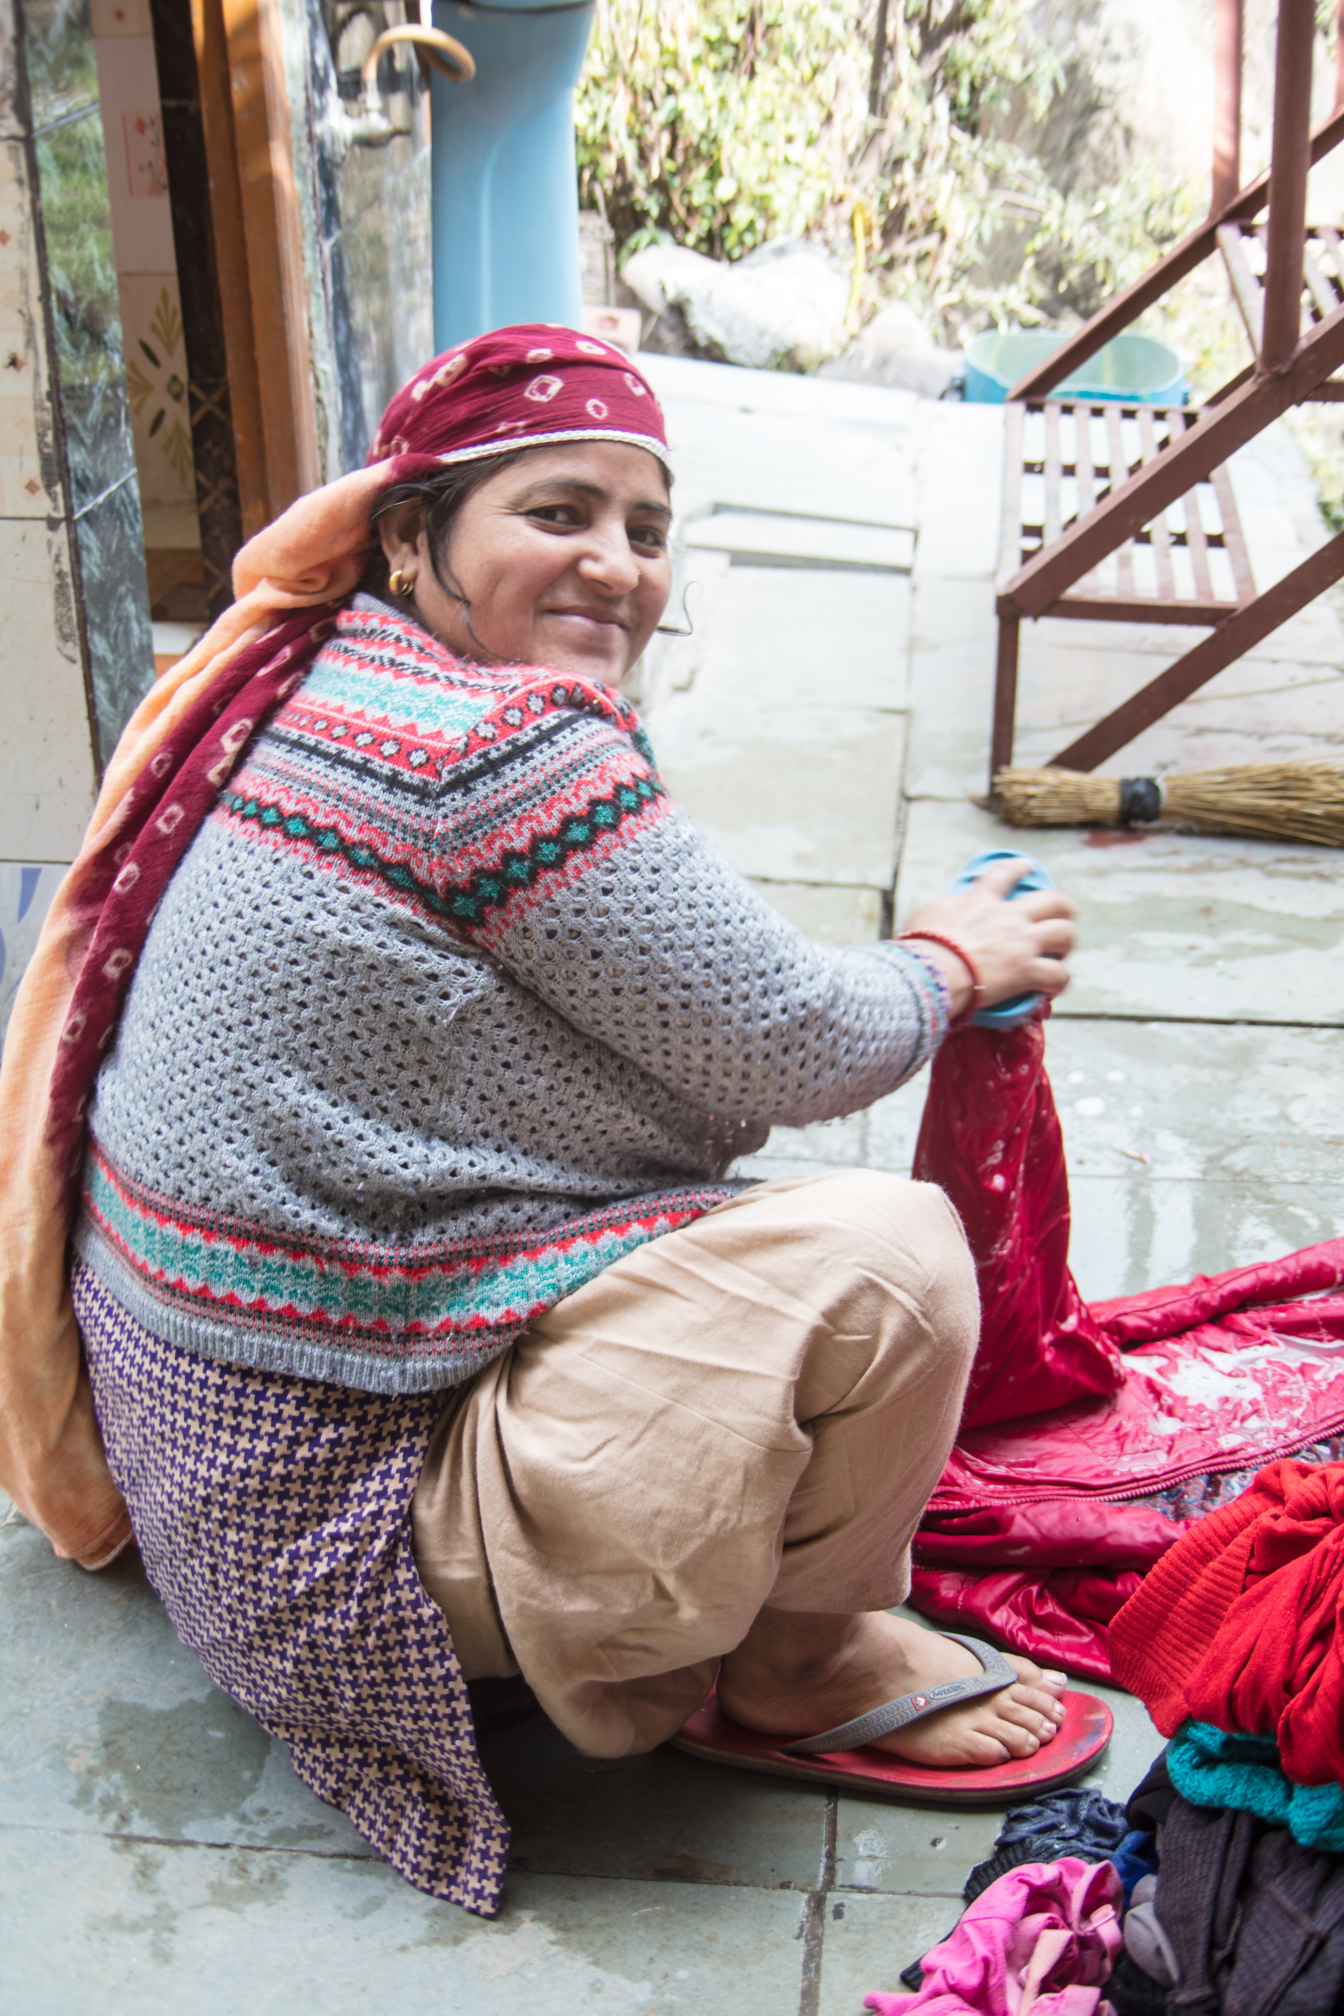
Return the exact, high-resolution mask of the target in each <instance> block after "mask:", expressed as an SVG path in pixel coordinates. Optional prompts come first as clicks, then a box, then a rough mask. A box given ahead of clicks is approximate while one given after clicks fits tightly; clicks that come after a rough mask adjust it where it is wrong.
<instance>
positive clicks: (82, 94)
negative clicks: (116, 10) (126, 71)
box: [20, 0, 98, 132]
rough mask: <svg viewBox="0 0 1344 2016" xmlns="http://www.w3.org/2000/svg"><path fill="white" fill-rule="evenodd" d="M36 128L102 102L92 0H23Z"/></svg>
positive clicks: (25, 40)
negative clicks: (91, 21) (92, 31)
mask: <svg viewBox="0 0 1344 2016" xmlns="http://www.w3.org/2000/svg"><path fill="white" fill-rule="evenodd" d="M20 5H21V7H22V10H23V25H24V57H25V59H26V62H27V66H28V90H29V94H30V96H31V99H32V107H33V130H34V131H35V132H40V131H41V130H42V128H43V127H44V126H49V125H50V124H51V122H52V120H53V119H65V118H68V117H69V115H70V114H71V113H72V112H77V111H78V110H79V109H80V107H81V106H83V105H96V104H97V103H98V75H97V72H96V70H95V68H94V61H93V41H92V37H91V35H90V31H89V0H20Z"/></svg>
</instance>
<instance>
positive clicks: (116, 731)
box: [75, 475, 154, 764]
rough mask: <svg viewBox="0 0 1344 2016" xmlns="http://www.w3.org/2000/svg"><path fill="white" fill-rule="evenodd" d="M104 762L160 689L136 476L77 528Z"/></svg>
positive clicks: (82, 516) (104, 499) (83, 514)
mask: <svg viewBox="0 0 1344 2016" xmlns="http://www.w3.org/2000/svg"><path fill="white" fill-rule="evenodd" d="M75 537H76V538H77V540H78V541H79V568H80V577H81V589H82V594H83V602H84V629H85V635H86V636H87V638H88V646H89V678H90V681H91V683H92V686H93V708H94V719H95V723H96V729H97V736H98V748H99V759H100V761H101V762H102V763H104V764H106V762H107V759H108V757H109V756H110V755H111V754H112V751H113V749H114V748H115V747H116V744H117V737H118V736H119V735H120V734H121V731H122V729H123V728H124V727H125V726H126V723H127V721H129V719H130V717H131V715H132V713H133V712H134V710H135V708H136V707H137V706H138V705H139V703H140V701H141V700H142V699H143V698H144V696H145V694H146V693H147V692H148V691H149V688H150V686H151V685H152V684H153V681H154V639H153V634H152V632H151V630H150V625H149V588H148V584H147V582H146V579H145V545H144V531H143V528H142V525H141V519H140V494H139V491H138V489H137V487H136V482H135V477H134V476H133V475H132V476H128V477H127V478H126V481H125V482H124V483H119V484H118V485H117V487H116V489H115V490H113V491H111V492H110V493H109V494H108V495H107V496H105V497H102V498H100V499H99V501H98V503H96V504H94V505H92V506H91V507H90V509H89V510H87V511H84V512H81V514H80V516H79V517H78V518H77V519H76V520H75Z"/></svg>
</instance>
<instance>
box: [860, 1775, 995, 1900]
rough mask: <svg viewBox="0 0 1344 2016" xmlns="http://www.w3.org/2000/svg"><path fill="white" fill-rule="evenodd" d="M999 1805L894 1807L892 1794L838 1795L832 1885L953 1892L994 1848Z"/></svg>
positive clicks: (910, 1893) (905, 1892) (940, 1894)
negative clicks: (861, 1796)
mask: <svg viewBox="0 0 1344 2016" xmlns="http://www.w3.org/2000/svg"><path fill="white" fill-rule="evenodd" d="M1006 1810H1007V1809H1006V1808H997V1809H989V1808H980V1807H964V1806H962V1807H952V1806H948V1807H941V1806H900V1805H898V1804H897V1803H896V1801H895V1800H892V1799H877V1798H873V1799H864V1798H860V1797H854V1798H850V1797H848V1796H843V1795H842V1797H841V1799H840V1801H839V1806H838V1810H837V1818H836V1836H835V1882H836V1888H837V1889H839V1890H876V1891H884V1892H893V1893H895V1894H897V1895H901V1896H919V1897H945V1898H959V1897H960V1896H961V1892H962V1889H963V1886H964V1885H965V1882H966V1878H967V1877H968V1876H969V1875H970V1873H971V1871H972V1869H974V1868H975V1866H976V1864H977V1863H978V1862H984V1861H986V1860H987V1859H988V1857H989V1856H990V1855H992V1854H993V1852H994V1839H995V1836H996V1835H997V1833H998V1831H999V1829H1000V1827H1001V1826H1002V1825H1003V1815H1004V1812H1005V1811H1006ZM950 1916H951V1917H955V1916H956V1912H955V1910H954V1911H953V1912H952V1913H951V1914H950Z"/></svg>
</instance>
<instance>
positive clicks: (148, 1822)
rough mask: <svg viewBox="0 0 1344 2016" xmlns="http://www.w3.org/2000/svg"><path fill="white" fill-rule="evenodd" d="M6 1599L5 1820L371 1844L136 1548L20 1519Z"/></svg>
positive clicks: (12, 1528)
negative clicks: (183, 1635) (79, 1545)
mask: <svg viewBox="0 0 1344 2016" xmlns="http://www.w3.org/2000/svg"><path fill="white" fill-rule="evenodd" d="M0 1612H3V1615H4V1619H5V1628H4V1630H3V1632H0V1698H2V1699H3V1700H4V1702H5V1714H4V1718H3V1721H0V1823H4V1824H7V1825H10V1826H20V1825H22V1826H25V1827H45V1828H54V1829H58V1830H62V1831H65V1832H69V1833H102V1834H139V1835H151V1836H153V1837H154V1838H156V1839H159V1840H165V1841H198V1842H217V1843H231V1844H236V1845H239V1846H246V1847H249V1848H259V1847H270V1848H286V1849H302V1850H304V1851H306V1852H308V1853H315V1854H321V1855H340V1856H350V1855H354V1856H367V1855H369V1854H371V1852H372V1851H371V1850H370V1849H369V1848H368V1847H366V1845H365V1844H364V1842H362V1841H361V1840H360V1838H359V1836H358V1835H357V1834H356V1833H355V1830H354V1829H353V1827H351V1825H350V1823H349V1822H348V1821H347V1820H346V1818H345V1816H344V1815H343V1814H341V1813H338V1812H336V1810H335V1809H334V1808H333V1807H330V1806H324V1805H323V1804H322V1803H321V1801H320V1800H318V1799H316V1798H314V1796H313V1794H312V1793H311V1792H309V1791H308V1789H307V1787H306V1786H304V1785H302V1784H301V1783H300V1782H299V1780H298V1778H297V1777H296V1776H295V1774H294V1771H293V1768H292V1766H291V1765H290V1762H289V1757H288V1754H287V1752H286V1751H285V1748H284V1746H283V1744H281V1743H278V1742H276V1741H274V1740H273V1739H272V1738H271V1737H269V1736H267V1734H266V1732H265V1730H263V1729H262V1728H260V1727H259V1726H258V1724H257V1723H255V1722H254V1721H253V1720H252V1719H251V1717H250V1716H248V1715H245V1714H244V1713H243V1711H242V1709H241V1708H239V1707H238V1706H237V1705H236V1704H235V1703H234V1702H233V1701H231V1700H230V1699H229V1698H228V1696H227V1695H225V1694H221V1693H220V1691H219V1689H218V1688H217V1687H214V1686H212V1685H211V1683H210V1681H209V1680H208V1679H207V1678H206V1675H205V1673H204V1672H203V1671H202V1669H201V1666H200V1663H199V1661H198V1660H197V1659H196V1658H195V1657H194V1655H193V1654H192V1653H190V1652H188V1651H186V1650H185V1649H184V1648H183V1647H182V1646H181V1645H179V1643H178V1641H177V1639H176V1637H175V1636H174V1634H173V1629H172V1626H171V1625H170V1623H169V1622H168V1617H167V1613H166V1612H165V1610H164V1609H163V1607H162V1605H161V1604H160V1602H159V1599H158V1597H157V1596H156V1595H155V1594H154V1592H153V1590H152V1589H151V1588H150V1586H149V1584H148V1582H147V1581H146V1580H145V1576H144V1571H143V1569H142V1568H141V1567H140V1563H139V1558H138V1556H136V1555H135V1554H127V1555H123V1556H122V1557H121V1559H120V1560H118V1561H116V1562H114V1563H113V1565H112V1566H111V1567H110V1568H106V1569H103V1570H101V1571H100V1573H98V1574H97V1575H89V1574H86V1573H85V1571H84V1570H83V1569H82V1568H78V1567H76V1565H75V1564H74V1562H72V1561H58V1560H57V1559H56V1556H55V1555H54V1554H53V1553H52V1551H51V1548H50V1546H49V1545H48V1543H47V1541H46V1539H45V1538H44V1537H43V1535H42V1534H40V1533H39V1532H37V1530H36V1529H35V1528H33V1527H30V1526H28V1525H26V1524H25V1523H24V1522H23V1521H21V1520H19V1519H17V1518H15V1519H13V1520H12V1521H11V1523H10V1524H8V1525H6V1526H4V1527H3V1528H0ZM0 1999H2V1998H0Z"/></svg>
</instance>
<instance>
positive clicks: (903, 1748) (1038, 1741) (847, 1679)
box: [719, 1608, 1064, 1769]
mask: <svg viewBox="0 0 1344 2016" xmlns="http://www.w3.org/2000/svg"><path fill="white" fill-rule="evenodd" d="M1006 1656H1007V1657H1008V1663H1009V1664H1010V1665H1011V1666H1012V1667H1014V1668H1015V1670H1016V1672H1017V1674H1018V1679H1017V1682H1016V1684H1015V1685H1013V1686H1011V1687H1003V1688H1001V1689H1000V1690H999V1692H998V1693H997V1694H982V1695H980V1696H978V1697H977V1699H975V1700H973V1701H967V1702H966V1703H964V1705H961V1706H956V1705H954V1706H952V1707H950V1708H942V1709H940V1710H939V1711H938V1712H937V1713H936V1714H934V1715H928V1716H925V1717H924V1718H923V1719H922V1720H921V1721H919V1722H915V1723H912V1724H911V1725H910V1727H909V1728H906V1729H900V1730H897V1732H896V1733H895V1734H894V1735H892V1736H883V1737H882V1738H880V1739H879V1741H878V1743H877V1745H876V1746H875V1747H876V1748H877V1749H879V1750H890V1751H892V1752H894V1753H895V1755H896V1756H898V1757H904V1758H906V1759H907V1760H908V1761H909V1762H910V1763H913V1764H929V1765H940V1766H955V1765H962V1766H963V1767H966V1768H974V1767H977V1766H978V1767H980V1768H982V1769H983V1768H984V1767H986V1766H988V1765H992V1764H1003V1763H1006V1762H1007V1761H1008V1759H1009V1758H1012V1757H1030V1756H1031V1755H1032V1754H1033V1752H1035V1751H1037V1750H1039V1749H1040V1747H1041V1745H1042V1744H1043V1743H1048V1742H1049V1741H1050V1739H1051V1738H1052V1737H1053V1736H1054V1734H1055V1731H1056V1729H1057V1727H1058V1725H1059V1723H1060V1721H1061V1720H1062V1719H1063V1713H1064V1711H1063V1708H1062V1707H1061V1705H1060V1701H1059V1696H1060V1695H1061V1693H1062V1692H1063V1689H1064V1675H1063V1674H1062V1673H1043V1672H1042V1671H1041V1669H1040V1667H1039V1666H1033V1664H1032V1662H1031V1661H1030V1659H1018V1658H1015V1657H1013V1656H1012V1655H1011V1654H1009V1655H1006ZM979 1671H980V1664H979V1661H978V1660H977V1659H976V1657H975V1654H974V1653H973V1652H970V1651H968V1650H967V1649H966V1647H965V1646H964V1645H958V1644H956V1643H955V1641H954V1640H952V1639H950V1638H943V1637H940V1636H939V1635H938V1633H937V1632H934V1631H925V1630H923V1629H922V1628H921V1627H920V1626H919V1625H918V1624H911V1623H909V1622H907V1621H906V1619H904V1618H902V1617H892V1616H891V1615H889V1614H888V1612H887V1611H885V1610H867V1611H854V1612H850V1613H848V1614H845V1615H837V1616H831V1615H824V1614H818V1613H814V1612H803V1611H797V1610H771V1609H768V1608H767V1609H765V1610H762V1611H761V1613H760V1615H759V1617H758V1618H757V1619H756V1622H755V1623H754V1624H753V1625H752V1627H751V1630H750V1631H749V1632H748V1634H747V1636H746V1638H745V1639H744V1640H743V1642H742V1644H741V1645H739V1646H738V1648H737V1650H736V1651H735V1652H730V1653H729V1654H728V1656H727V1658H726V1659H725V1660H724V1662H723V1664H722V1666H721V1667H720V1669H719V1700H720V1702H721V1703H722V1705H723V1709H724V1712H725V1714H727V1715H731V1717H732V1718H733V1720H734V1721H735V1722H740V1723H741V1724H742V1725H743V1727H744V1728H747V1729H755V1730H758V1731H759V1732H760V1733H761V1734H762V1735H767V1736H781V1737H789V1738H796V1737H800V1736H819V1735H820V1734H821V1732H822V1730H823V1729H834V1728H837V1727H838V1726H839V1725H840V1724H841V1723H842V1722H849V1721H852V1720H853V1719H854V1718H855V1717H856V1716H859V1715H866V1714H867V1713H868V1712H869V1711H870V1710H871V1709H873V1708H877V1707H879V1706H880V1705H881V1703H882V1702H884V1701H893V1700H895V1699H896V1698H897V1697H898V1696H899V1695H902V1694H913V1693H915V1692H917V1691H918V1690H919V1689H920V1688H922V1687H934V1686H937V1685H938V1684H939V1682H940V1681H944V1680H962V1679H966V1678H969V1677H970V1676H971V1675H973V1674H975V1673H978V1672H979Z"/></svg>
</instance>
